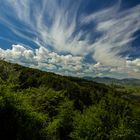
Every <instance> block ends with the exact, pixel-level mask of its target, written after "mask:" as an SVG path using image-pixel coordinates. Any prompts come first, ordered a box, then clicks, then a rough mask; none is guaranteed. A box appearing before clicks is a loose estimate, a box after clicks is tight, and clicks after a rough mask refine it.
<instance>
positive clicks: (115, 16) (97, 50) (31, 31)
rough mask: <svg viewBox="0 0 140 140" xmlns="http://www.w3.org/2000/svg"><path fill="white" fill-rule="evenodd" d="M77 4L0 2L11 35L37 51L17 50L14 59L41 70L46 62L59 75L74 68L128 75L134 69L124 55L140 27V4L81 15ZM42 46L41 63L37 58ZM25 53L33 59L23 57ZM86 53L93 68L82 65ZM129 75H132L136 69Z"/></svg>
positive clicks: (44, 0)
mask: <svg viewBox="0 0 140 140" xmlns="http://www.w3.org/2000/svg"><path fill="white" fill-rule="evenodd" d="M89 1H90V0H89ZM81 5H83V1H82V0H78V1H72V2H71V1H70V0H67V1H65V0H60V1H59V0H41V1H38V0H22V1H19V0H2V1H1V6H0V8H1V9H2V12H1V13H0V20H1V21H2V22H3V23H4V24H5V25H6V26H7V28H9V29H10V30H11V32H12V33H13V35H16V36H17V37H19V38H22V39H24V40H27V41H30V42H33V43H34V44H36V46H37V47H38V49H36V50H31V49H25V52H24V53H22V51H21V50H20V51H19V52H21V53H19V54H18V55H19V56H18V57H20V56H22V57H23V58H22V59H26V61H27V62H29V64H30V61H31V60H32V61H33V62H34V63H37V62H38V67H40V68H42V69H43V67H45V66H46V65H48V64H49V65H50V66H51V67H52V69H53V70H54V69H56V71H57V70H58V71H61V73H63V72H64V71H68V73H69V74H72V73H71V72H69V71H70V69H72V71H73V72H74V71H76V70H78V71H79V72H80V73H81V75H93V74H92V73H94V74H97V73H100V72H101V73H103V75H105V74H106V73H110V74H112V75H113V74H114V71H115V70H116V72H117V68H118V67H121V68H122V71H121V70H120V72H121V73H128V76H129V72H128V71H130V69H135V68H134V67H129V68H128V64H127V63H128V61H129V60H127V57H129V53H125V52H126V51H129V50H130V49H131V47H132V46H131V43H132V42H133V41H134V40H135V37H134V33H135V32H136V31H138V30H139V29H140V19H139V17H140V12H139V11H140V5H137V6H135V7H131V8H129V9H125V10H120V7H121V1H118V2H116V3H115V4H114V5H112V6H110V7H107V8H104V9H102V10H99V11H95V12H93V13H90V14H87V13H86V11H80V7H81ZM7 8H8V10H7ZM11 11H12V12H11ZM79 11H80V12H79ZM89 26H90V29H89ZM85 27H86V28H85ZM96 34H100V35H99V36H98V35H97V36H96ZM94 35H95V36H94ZM9 40H10V39H9ZM18 43H19V44H21V42H17V44H18ZM22 43H23V42H22ZM14 44H15V42H14ZM24 45H25V46H27V45H28V44H27V43H25V44H24ZM42 48H43V49H44V54H42V56H44V57H43V59H44V60H43V62H42V61H41V59H42V57H41V58H40V55H39V52H40V51H41V50H42ZM14 49H15V48H14V47H13V48H12V49H8V50H1V55H2V54H4V52H6V53H7V51H9V52H12V53H14V51H15V50H14ZM45 49H46V50H45ZM29 50H30V51H29ZM46 51H48V52H49V53H46ZM15 52H16V51H15ZM16 53H17V52H16ZM42 53H43V52H42ZM124 53H125V55H124ZM23 54H25V56H23ZM27 54H28V55H29V54H30V55H31V56H32V58H31V59H30V58H28V59H27V58H26V57H27V56H28V55H27ZM89 54H90V55H91V56H92V58H93V64H91V63H88V62H86V63H85V62H84V59H85V58H86V56H87V55H89ZM122 54H123V55H122ZM26 55H27V56H26ZM30 55H29V56H30ZM3 56H4V55H3ZM9 56H10V55H9ZM31 56H30V57H31ZM48 56H49V59H48ZM126 56H127V57H126ZM11 57H12V60H13V61H15V59H13V57H17V55H15V54H13V55H11ZM6 58H7V57H6ZM54 58H55V59H54ZM7 59H10V57H9V58H7ZM137 59H139V58H137ZM70 60H71V61H72V64H71V62H70ZM94 61H95V62H94ZM134 61H135V60H134ZM77 62H78V63H77ZM96 62H97V64H100V66H98V68H95V66H96V64H95V63H96ZM60 63H61V64H60ZM74 63H75V64H74ZM41 64H42V65H41ZM30 65H31V64H30ZM58 65H59V66H58ZM73 65H74V66H75V67H73ZM76 66H77V67H76ZM46 67H47V66H46ZM48 69H49V68H48ZM111 69H112V70H111ZM124 69H125V71H124ZM97 71H99V72H97ZM112 72H113V73H112ZM132 72H133V70H132ZM134 73H137V72H136V70H135V71H134Z"/></svg>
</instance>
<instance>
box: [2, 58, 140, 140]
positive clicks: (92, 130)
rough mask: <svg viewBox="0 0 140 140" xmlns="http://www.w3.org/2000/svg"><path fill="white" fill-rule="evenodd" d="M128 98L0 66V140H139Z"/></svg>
mask: <svg viewBox="0 0 140 140" xmlns="http://www.w3.org/2000/svg"><path fill="white" fill-rule="evenodd" d="M132 92H133V90H132V89H127V90H126V89H124V88H122V87H121V88H119V87H115V86H113V85H112V86H107V85H104V84H98V83H96V82H92V81H87V80H84V79H80V78H73V77H65V76H60V75H56V74H53V73H47V72H42V71H39V70H36V69H31V68H26V67H22V66H20V65H17V64H11V63H7V62H4V61H0V138H1V139H4V140H6V139H10V140H11V139H13V140H139V139H140V108H139V105H140V104H139V100H135V99H133V98H131V96H130V95H133V94H132ZM135 92H137V90H136V91H135ZM137 96H138V94H137ZM128 97H129V98H128Z"/></svg>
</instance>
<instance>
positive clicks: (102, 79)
mask: <svg viewBox="0 0 140 140" xmlns="http://www.w3.org/2000/svg"><path fill="white" fill-rule="evenodd" d="M84 79H86V80H90V81H94V82H97V83H104V84H116V85H128V86H140V79H134V78H128V79H115V78H110V77H95V78H92V77H84Z"/></svg>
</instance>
